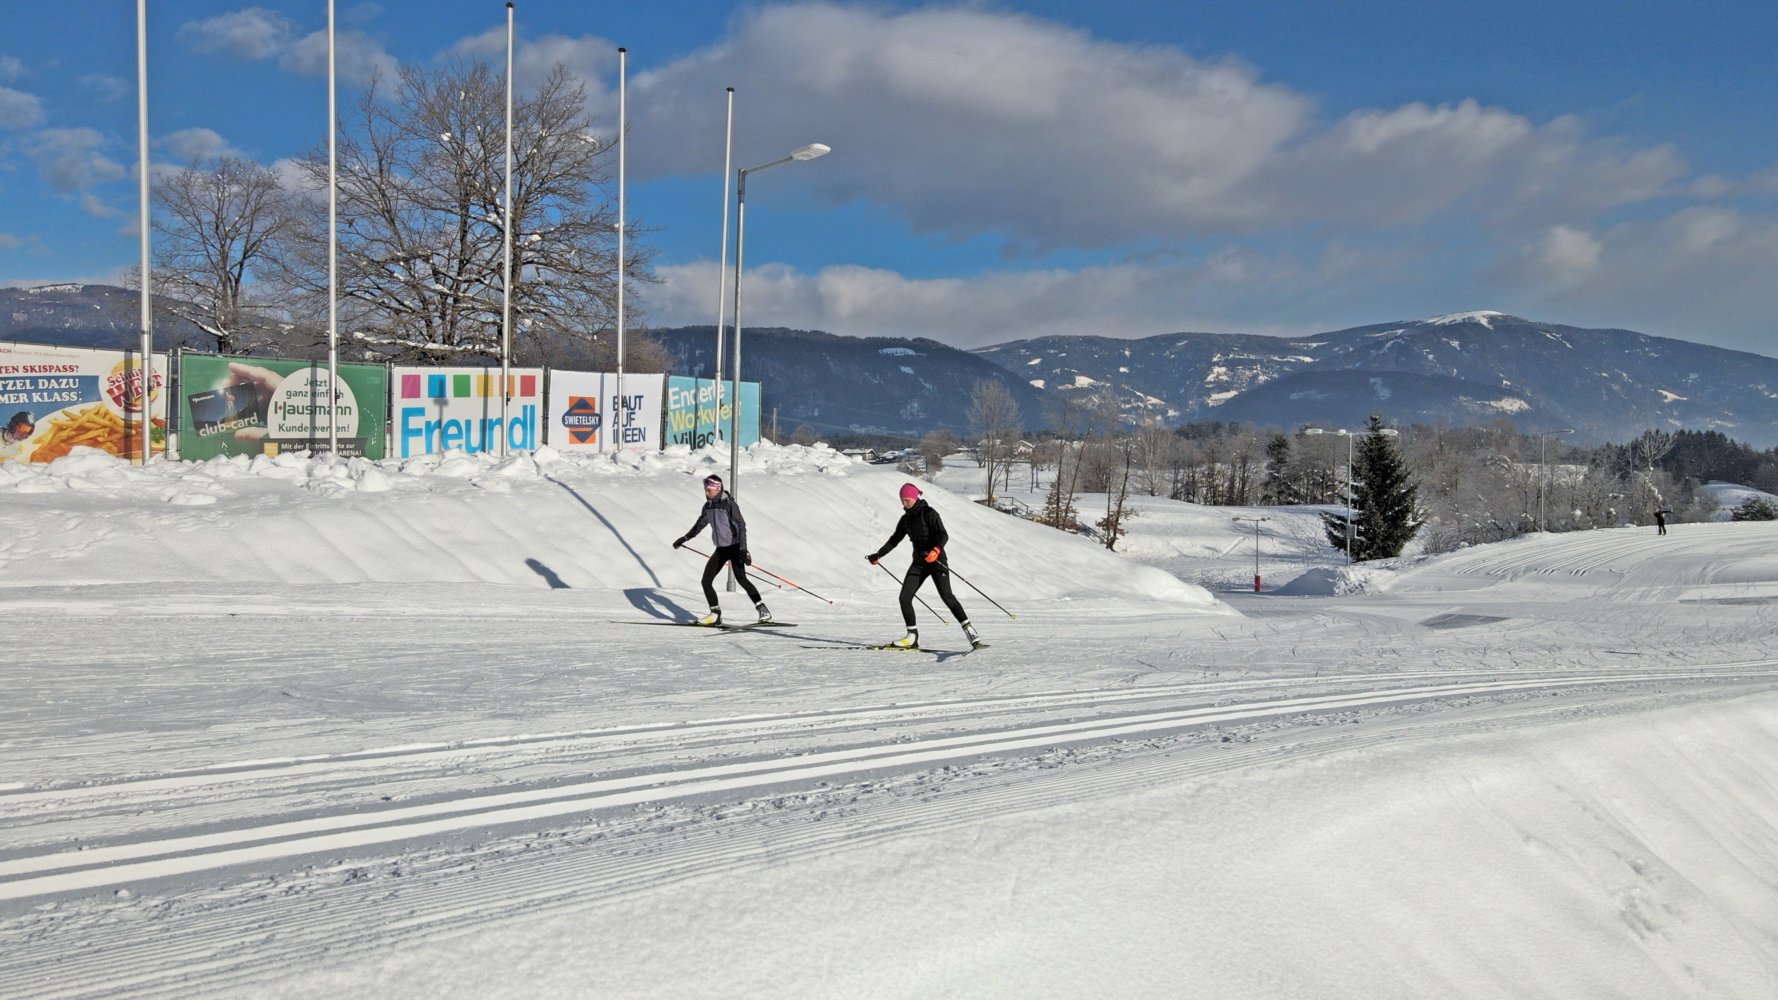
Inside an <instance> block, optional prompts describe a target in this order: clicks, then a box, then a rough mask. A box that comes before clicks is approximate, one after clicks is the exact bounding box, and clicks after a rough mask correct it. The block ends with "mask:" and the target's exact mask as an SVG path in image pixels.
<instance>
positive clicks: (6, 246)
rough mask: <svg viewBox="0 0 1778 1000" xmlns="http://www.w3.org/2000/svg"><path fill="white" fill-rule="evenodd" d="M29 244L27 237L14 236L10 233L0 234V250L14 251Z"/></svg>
mask: <svg viewBox="0 0 1778 1000" xmlns="http://www.w3.org/2000/svg"><path fill="white" fill-rule="evenodd" d="M29 242H31V238H30V237H27V236H14V235H12V234H11V233H0V250H16V249H18V248H19V247H22V246H24V245H25V244H26V243H29Z"/></svg>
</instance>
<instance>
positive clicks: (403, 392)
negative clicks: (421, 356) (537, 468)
mask: <svg viewBox="0 0 1778 1000" xmlns="http://www.w3.org/2000/svg"><path fill="white" fill-rule="evenodd" d="M508 371H509V375H508V383H509V384H508V385H507V397H508V399H507V404H506V412H507V418H508V419H509V420H510V421H511V425H510V426H508V427H507V428H506V429H505V435H506V447H507V449H509V450H513V451H520V450H531V449H535V448H536V447H537V445H538V443H539V442H540V441H541V438H540V437H539V435H538V433H537V430H538V428H537V423H538V419H539V417H540V415H541V412H542V409H543V407H542V403H543V369H541V368H512V369H508ZM500 424H501V416H500V369H499V368H410V367H397V368H396V369H395V435H394V440H395V454H396V456H397V457H399V458H412V457H413V456H415V455H430V454H432V453H434V452H440V451H451V450H452V449H457V448H461V449H462V450H464V451H467V452H477V451H495V452H498V451H499V450H500V441H501V433H502V430H501V426H500Z"/></svg>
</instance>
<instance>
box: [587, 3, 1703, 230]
mask: <svg viewBox="0 0 1778 1000" xmlns="http://www.w3.org/2000/svg"><path fill="white" fill-rule="evenodd" d="M728 85H733V86H734V87H735V88H736V91H737V92H736V119H737V120H736V136H737V141H738V142H739V144H740V148H739V151H738V153H737V155H738V156H739V157H740V158H741V159H742V160H743V162H759V161H761V160H765V159H771V158H775V157H777V156H780V155H783V153H785V152H787V151H789V150H790V149H793V148H795V147H797V146H800V145H803V144H804V143H808V142H825V143H827V144H828V145H831V146H832V147H833V149H834V153H833V154H832V155H831V156H828V157H826V158H824V159H822V160H821V161H819V162H817V163H812V164H810V165H809V166H807V167H797V168H794V170H795V180H794V181H791V180H789V176H788V175H789V173H790V171H789V170H788V169H787V170H786V171H785V173H783V174H780V175H778V176H777V178H775V179H774V180H773V181H772V182H771V183H772V184H773V185H774V186H776V185H791V186H793V187H794V188H796V189H798V190H801V191H805V192H809V193H811V194H812V196H813V197H815V198H816V199H818V200H821V201H824V202H827V203H843V202H847V201H852V200H855V199H864V200H867V201H869V202H872V203H876V204H880V205H885V206H888V207H890V208H891V209H892V210H895V211H898V212H900V213H902V214H903V215H905V217H906V218H907V219H908V220H909V222H910V223H911V224H912V227H913V229H914V231H915V232H916V233H919V234H929V235H940V236H943V237H946V238H952V239H968V238H972V237H975V236H979V235H982V234H995V235H999V236H1001V237H1003V238H1005V239H1006V240H1007V241H1008V243H1009V245H1010V246H1012V247H1015V248H1035V249H1039V250H1043V249H1052V248H1058V247H1110V246H1119V245H1130V244H1133V243H1136V242H1138V241H1145V240H1162V241H1171V240H1179V239H1184V238H1190V237H1194V236H1203V235H1207V234H1235V235H1246V234H1255V233H1265V232H1274V231H1278V230H1281V229H1287V228H1291V227H1304V226H1334V227H1339V228H1341V229H1346V230H1353V231H1364V230H1372V231H1375V230H1381V229H1386V228H1389V227H1393V226H1399V225H1404V224H1415V223H1419V222H1423V221H1425V220H1428V219H1430V218H1433V217H1435V216H1439V215H1441V214H1451V213H1457V212H1467V213H1470V214H1472V215H1473V216H1475V217H1477V218H1484V219H1487V220H1489V221H1491V222H1494V223H1498V224H1512V225H1516V226H1520V227H1523V226H1544V225H1548V224H1553V223H1560V222H1572V221H1575V219H1576V218H1581V217H1585V216H1586V215H1587V214H1588V213H1591V212H1596V211H1598V210H1599V209H1600V208H1601V207H1608V206H1611V205H1618V204H1624V203H1627V202H1633V201H1639V200H1644V199H1647V198H1650V197H1653V196H1655V195H1657V194H1660V193H1663V192H1664V191H1665V190H1666V188H1667V186H1668V185H1669V184H1670V183H1671V182H1672V181H1673V180H1674V179H1675V178H1677V177H1678V176H1680V175H1681V174H1683V173H1684V172H1685V169H1686V168H1685V165H1684V164H1683V162H1681V161H1680V160H1679V158H1678V156H1677V155H1676V154H1675V153H1674V152H1673V151H1672V150H1671V149H1670V148H1667V147H1655V148H1652V149H1641V150H1624V149H1621V148H1619V147H1618V146H1616V145H1614V144H1611V143H1609V142H1601V141H1598V140H1594V139H1590V138H1589V137H1588V136H1587V135H1586V134H1585V133H1584V130H1583V129H1582V128H1581V126H1580V123H1579V122H1578V121H1577V120H1575V119H1571V118H1564V119H1558V120H1556V121H1553V122H1550V123H1548V124H1545V125H1541V126H1540V125H1537V124H1535V123H1533V122H1532V121H1530V120H1529V119H1527V118H1525V117H1524V116H1522V115H1517V114H1514V113H1512V112H1510V111H1506V110H1503V109H1500V108H1490V107H1486V106H1484V105H1481V104H1478V103H1477V102H1475V101H1464V102H1460V103H1457V104H1453V105H1445V106H1438V107H1433V106H1429V105H1426V104H1420V103H1412V104H1407V105H1403V106H1401V107H1398V108H1394V109H1367V110H1361V111H1357V112H1354V113H1352V114H1350V115H1347V116H1346V117H1345V118H1343V119H1341V120H1339V121H1336V122H1334V123H1332V124H1331V125H1326V126H1324V125H1321V124H1319V123H1318V122H1317V120H1316V118H1315V114H1314V107H1313V102H1312V101H1311V100H1310V99H1309V98H1308V97H1307V96H1305V95H1303V94H1301V93H1298V92H1296V91H1293V90H1291V89H1290V88H1288V87H1285V86H1282V85H1279V84H1275V83H1269V82H1266V81H1265V80H1263V79H1262V78H1261V77H1260V75H1259V73H1258V72H1257V71H1256V70H1254V69H1253V68H1251V67H1248V66H1245V65H1242V64H1239V63H1235V62H1229V61H1218V62H1211V61H1204V60H1199V59H1194V58H1192V57H1190V56H1188V55H1186V54H1185V53H1184V52H1182V51H1180V50H1179V49H1177V48H1172V47H1165V46H1153V45H1140V44H1126V43H1120V42H1111V41H1105V40H1102V39H1097V38H1094V37H1092V36H1090V35H1088V34H1086V33H1085V32H1081V31H1077V30H1074V29H1071V28H1067V27H1064V26H1062V25H1058V24H1056V23H1054V22H1049V21H1043V20H1040V19H1037V18H1034V17H1030V16H1026V15H1021V14H1016V13H1009V12H1005V11H996V10H993V9H987V8H978V7H963V8H955V7H929V8H922V9H917V10H911V11H893V10H885V9H880V8H865V7H850V6H839V5H834V4H828V3H811V4H799V5H792V6H772V7H765V8H761V9H758V10H754V11H750V12H748V13H745V14H742V15H740V16H738V17H737V18H736V19H735V21H734V22H733V23H732V25H731V28H730V31H729V34H728V35H727V37H726V38H725V39H724V40H723V41H722V42H721V43H720V44H719V45H716V46H714V47H712V48H709V49H706V50H704V51H701V52H697V53H694V54H692V55H690V56H687V57H685V58H682V59H679V60H677V61H675V62H672V63H670V64H668V65H666V66H664V67H661V68H659V69H657V70H653V71H650V72H645V73H641V74H638V75H637V76H636V77H635V78H634V79H633V80H632V84H631V86H632V97H631V100H632V106H631V121H632V129H633V132H632V139H633V142H632V143H631V158H632V159H631V168H632V170H634V171H635V173H636V175H637V176H638V177H643V178H646V177H649V176H660V175H698V174H704V173H708V172H711V171H714V170H717V169H719V168H720V164H721V162H722V148H721V141H722V134H723V127H722V112H723V88H724V87H725V86H728ZM599 110H600V112H601V114H602V115H603V116H604V117H605V119H606V124H607V125H609V123H610V119H611V117H613V112H614V110H615V109H614V107H613V102H612V100H611V95H610V94H609V92H607V93H606V94H605V95H603V97H602V99H601V101H600V104H599ZM779 190H782V188H779Z"/></svg>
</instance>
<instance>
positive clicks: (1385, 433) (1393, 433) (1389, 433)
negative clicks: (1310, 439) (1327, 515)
mask: <svg viewBox="0 0 1778 1000" xmlns="http://www.w3.org/2000/svg"><path fill="white" fill-rule="evenodd" d="M1303 433H1304V434H1309V435H1316V434H1338V435H1339V436H1341V437H1343V438H1345V439H1346V565H1348V566H1350V565H1352V439H1353V438H1355V437H1357V436H1358V435H1360V434H1371V433H1375V434H1377V435H1379V436H1381V437H1391V438H1392V437H1397V436H1399V435H1400V434H1401V432H1400V431H1398V430H1396V429H1395V428H1393V427H1385V428H1383V429H1382V430H1379V431H1375V432H1372V431H1349V430H1344V429H1342V430H1335V431H1325V430H1322V429H1321V428H1319V427H1305V428H1303Z"/></svg>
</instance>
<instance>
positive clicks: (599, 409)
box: [549, 370, 666, 451]
mask: <svg viewBox="0 0 1778 1000" xmlns="http://www.w3.org/2000/svg"><path fill="white" fill-rule="evenodd" d="M665 378H666V376H664V375H625V376H624V388H623V396H624V398H623V418H622V419H621V420H618V419H615V418H614V417H613V414H615V413H617V412H618V398H617V397H618V391H617V375H616V373H614V372H565V371H558V370H551V371H550V373H549V446H550V447H551V448H556V449H559V450H562V451H659V450H660V447H661V388H662V383H663V381H664V380H665Z"/></svg>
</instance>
